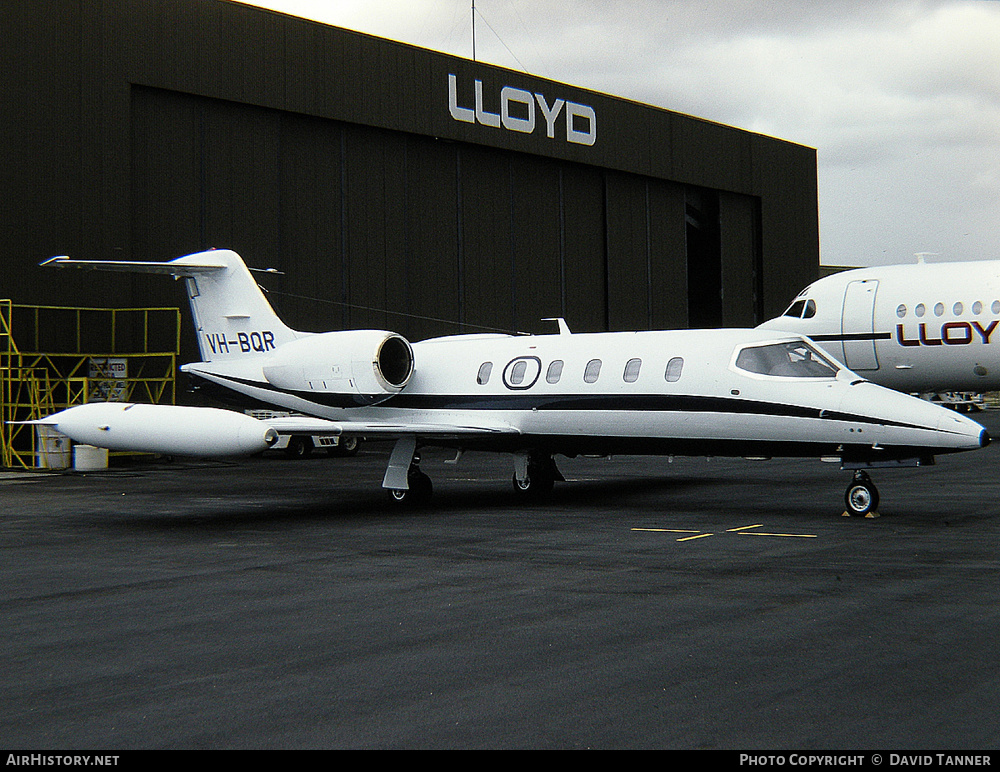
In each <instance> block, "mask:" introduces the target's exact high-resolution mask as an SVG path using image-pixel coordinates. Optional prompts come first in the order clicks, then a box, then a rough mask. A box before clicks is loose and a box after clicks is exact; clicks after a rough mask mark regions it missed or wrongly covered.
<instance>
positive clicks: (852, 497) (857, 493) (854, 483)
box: [844, 469, 878, 517]
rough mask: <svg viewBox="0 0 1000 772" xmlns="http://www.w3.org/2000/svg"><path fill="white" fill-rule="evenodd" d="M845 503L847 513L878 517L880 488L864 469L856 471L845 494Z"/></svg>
mask: <svg viewBox="0 0 1000 772" xmlns="http://www.w3.org/2000/svg"><path fill="white" fill-rule="evenodd" d="M844 504H845V505H846V506H847V510H846V511H845V512H844V514H845V515H860V516H862V517H878V488H876V487H875V483H873V482H872V480H871V478H870V477H869V476H868V473H867V472H865V471H864V470H863V469H858V470H856V471H855V472H854V479H853V480H851V484H850V485H848V486H847V492H846V493H845V494H844Z"/></svg>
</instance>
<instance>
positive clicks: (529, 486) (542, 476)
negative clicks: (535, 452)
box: [513, 459, 556, 496]
mask: <svg viewBox="0 0 1000 772" xmlns="http://www.w3.org/2000/svg"><path fill="white" fill-rule="evenodd" d="M513 481H514V489H515V490H517V491H519V492H521V493H524V494H526V495H528V496H545V495H547V494H549V493H551V492H552V488H553V487H554V486H555V483H556V471H555V464H553V463H552V461H551V459H549V460H548V463H536V462H529V463H528V475H527V477H526V478H525V479H524V480H518V479H517V475H516V474H515V475H514V478H513Z"/></svg>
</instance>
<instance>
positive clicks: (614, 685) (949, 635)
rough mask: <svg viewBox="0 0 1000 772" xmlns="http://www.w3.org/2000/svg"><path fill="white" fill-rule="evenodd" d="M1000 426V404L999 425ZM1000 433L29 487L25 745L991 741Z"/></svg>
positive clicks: (5, 673)
mask: <svg viewBox="0 0 1000 772" xmlns="http://www.w3.org/2000/svg"><path fill="white" fill-rule="evenodd" d="M979 420H980V421H981V422H982V423H984V425H986V426H987V428H989V429H991V431H992V434H993V436H994V437H997V438H1000V414H998V413H988V414H979ZM998 454H1000V442H995V443H994V445H992V446H991V447H989V448H986V449H985V450H981V451H976V452H972V453H966V454H962V455H957V456H949V457H942V458H940V459H939V462H938V465H937V466H935V467H930V468H920V469H901V470H892V471H884V472H877V473H876V474H875V475H874V479H875V481H876V483H877V484H878V486H879V488H880V490H881V493H882V506H881V517H879V518H877V519H864V518H848V517H844V516H842V511H843V493H844V489H845V488H846V486H847V482H848V479H849V474H848V473H846V472H842V471H840V469H839V467H838V466H837V465H836V464H825V463H822V462H820V461H811V460H793V461H783V460H772V461H766V462H750V461H739V460H721V459H713V460H706V459H676V460H674V461H673V462H672V463H670V462H668V460H666V459H647V458H634V457H625V458H617V459H614V460H595V459H576V460H565V459H559V465H560V468H561V469H562V471H563V473H564V475H565V476H566V477H567V479H568V481H567V482H566V483H558V484H557V487H556V490H555V492H554V493H553V495H552V496H551V497H550V498H549V499H547V500H545V501H543V502H540V503H526V502H525V501H524V499H523V498H521V497H520V496H519V495H518V494H517V493H516V492H515V491H514V490H513V487H512V485H511V482H510V476H511V474H512V465H511V463H510V460H509V459H508V458H504V457H500V456H492V455H487V454H468V455H466V456H465V457H463V458H462V459H461V461H460V463H458V464H457V465H451V464H447V463H444V461H445V460H446V459H447V458H448V455H447V454H445V453H425V455H424V463H423V465H422V466H423V469H424V470H425V471H426V472H428V473H429V474H430V475H431V477H432V479H433V480H434V485H435V498H434V502H433V505H432V506H429V507H426V508H423V509H419V510H400V509H398V508H396V507H393V506H392V505H391V504H390V502H388V500H387V498H386V496H385V495H384V493H383V492H382V491H381V490H380V487H379V485H380V481H381V477H382V474H383V471H384V467H385V462H386V459H387V455H388V447H387V446H383V445H366V446H364V448H363V450H362V452H361V453H359V454H358V456H356V457H354V458H351V459H335V458H326V457H316V458H311V459H308V460H305V461H291V460H288V459H285V458H284V457H283V456H271V457H266V458H258V459H252V460H250V461H248V462H246V463H245V464H234V463H218V462H215V463H208V462H204V463H193V462H179V461H178V462H174V463H172V464H171V463H148V462H144V463H138V464H133V465H129V466H121V467H115V468H112V469H110V470H108V471H102V472H95V473H86V474H83V473H74V472H69V473H38V472H35V473H13V472H0V497H2V499H0V500H2V513H0V554H2V555H3V557H2V560H3V570H2V576H3V595H2V597H0V655H2V662H3V667H2V668H0V738H2V742H3V744H4V745H6V746H8V747H10V748H17V749H23V750H33V749H50V750H73V749H76V750H87V749H90V750H97V749H103V750H110V749H114V750H122V751H125V750H129V749H258V748H259V749H288V748H322V749H342V748H345V749H346V748H372V749H419V748H430V749H446V748H468V749H482V748H492V749H519V748H541V749H544V748H555V749H575V748H596V749H627V748H632V749H642V748H651V749H658V748H683V749H695V748H707V749H713V748H715V749H735V750H747V751H751V750H779V749H786V750H808V749H822V750H832V749H846V750H880V751H886V750H892V749H907V750H918V749H937V750H980V751H982V750H991V749H995V748H997V746H998V742H1000V741H998V738H1000V716H998V711H997V707H996V706H997V705H998V704H1000V647H998V645H997V642H996V634H997V631H998V630H1000V603H998V594H1000V593H998V591H1000V578H998V571H997V569H998V563H1000V561H998V549H1000V497H998V491H1000V489H998V482H997V473H996V472H997V463H998Z"/></svg>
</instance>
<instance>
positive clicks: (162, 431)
mask: <svg viewBox="0 0 1000 772" xmlns="http://www.w3.org/2000/svg"><path fill="white" fill-rule="evenodd" d="M31 423H38V424H45V425H47V426H52V427H54V428H55V429H56V430H57V431H59V432H61V433H62V434H65V435H66V436H67V437H69V438H70V439H71V440H73V441H74V442H77V443H80V444H85V445H95V446H97V447H100V448H107V449H108V450H120V451H129V452H133V453H162V454H164V455H176V456H198V457H206V458H207V457H225V456H250V455H254V454H255V453H260V452H262V451H264V450H267V449H268V448H269V447H271V446H272V445H273V444H274V443H275V442H276V441H277V439H278V435H277V432H275V430H274V429H273V428H272V427H270V426H268V425H267V424H265V423H264V422H262V421H258V420H257V419H255V418H252V417H251V416H248V415H245V414H243V413H236V412H234V411H231V410H221V409H218V408H207V407H186V406H182V405H146V404H135V403H123V402H91V403H88V404H85V405H77V406H76V407H71V408H68V409H67V410H63V411H62V412H59V413H55V414H54V415H51V416H49V417H48V418H45V419H42V420H40V421H33V422H31Z"/></svg>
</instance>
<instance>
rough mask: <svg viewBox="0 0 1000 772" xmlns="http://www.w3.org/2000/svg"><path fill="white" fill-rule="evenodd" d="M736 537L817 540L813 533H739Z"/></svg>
mask: <svg viewBox="0 0 1000 772" xmlns="http://www.w3.org/2000/svg"><path fill="white" fill-rule="evenodd" d="M737 535H738V536H789V537H794V538H796V539H815V538H817V536H816V534H814V533H763V532H761V531H754V532H753V533H741V534H737Z"/></svg>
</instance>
